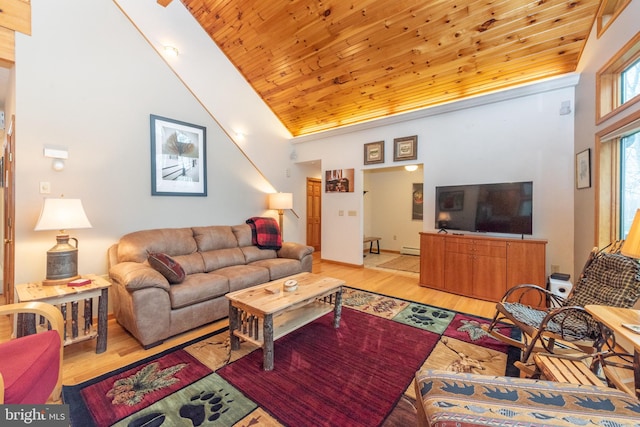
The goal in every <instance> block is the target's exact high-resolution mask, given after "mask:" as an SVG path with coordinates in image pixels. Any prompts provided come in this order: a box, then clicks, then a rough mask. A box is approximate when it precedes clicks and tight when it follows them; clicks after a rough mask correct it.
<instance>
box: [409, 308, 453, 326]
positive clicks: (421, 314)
mask: <svg viewBox="0 0 640 427" xmlns="http://www.w3.org/2000/svg"><path fill="white" fill-rule="evenodd" d="M449 317H451V313H450V312H448V311H441V310H429V309H427V307H424V306H414V307H411V314H410V315H409V316H408V317H407V320H410V321H412V322H414V323H416V324H418V325H423V326H431V325H434V324H435V323H436V320H435V319H447V318H449Z"/></svg>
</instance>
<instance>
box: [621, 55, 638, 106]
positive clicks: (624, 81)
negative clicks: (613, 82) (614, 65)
mask: <svg viewBox="0 0 640 427" xmlns="http://www.w3.org/2000/svg"><path fill="white" fill-rule="evenodd" d="M639 77H640V58H639V59H636V62H634V63H633V64H631V65H629V66H628V67H627V68H625V69H624V71H622V73H621V74H620V80H621V81H620V86H621V87H622V100H621V101H622V102H621V103H622V104H624V103H625V102H628V101H629V100H630V99H632V98H633V97H634V96H636V95H638V94H639V93H640V81H639Z"/></svg>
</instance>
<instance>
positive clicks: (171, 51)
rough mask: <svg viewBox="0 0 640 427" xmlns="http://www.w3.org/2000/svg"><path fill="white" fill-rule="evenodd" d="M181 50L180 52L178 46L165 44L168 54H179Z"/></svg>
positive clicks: (165, 52)
mask: <svg viewBox="0 0 640 427" xmlns="http://www.w3.org/2000/svg"><path fill="white" fill-rule="evenodd" d="M179 53H180V52H178V48H177V47H173V46H165V47H164V54H165V55H167V56H178V54H179Z"/></svg>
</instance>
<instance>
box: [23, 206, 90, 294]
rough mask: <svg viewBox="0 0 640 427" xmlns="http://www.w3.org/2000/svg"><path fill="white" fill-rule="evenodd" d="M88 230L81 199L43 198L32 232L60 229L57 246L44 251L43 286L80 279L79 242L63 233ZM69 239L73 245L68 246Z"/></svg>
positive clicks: (88, 225) (88, 223) (87, 220)
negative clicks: (45, 260) (45, 275)
mask: <svg viewBox="0 0 640 427" xmlns="http://www.w3.org/2000/svg"><path fill="white" fill-rule="evenodd" d="M76 228H91V223H90V222H89V219H88V218H87V214H86V213H85V212H84V208H83V207H82V201H81V200H80V199H65V198H59V199H56V198H49V199H44V204H43V205H42V211H41V212H40V218H38V222H37V223H36V227H35V228H34V230H35V231H41V230H59V233H58V235H57V236H56V243H57V244H56V245H55V246H54V247H52V248H51V249H49V250H48V251H47V278H46V280H43V281H42V284H43V285H62V284H65V283H68V282H69V281H71V280H75V279H79V278H80V276H79V275H78V239H76V238H74V237H69V233H67V232H66V231H65V230H68V229H76ZM69 239H71V240H75V242H76V245H75V246H73V245H71V244H69Z"/></svg>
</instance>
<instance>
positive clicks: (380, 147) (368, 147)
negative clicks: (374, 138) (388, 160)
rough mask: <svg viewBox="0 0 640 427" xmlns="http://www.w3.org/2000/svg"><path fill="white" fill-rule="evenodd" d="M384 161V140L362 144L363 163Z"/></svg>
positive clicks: (369, 163) (370, 163)
mask: <svg viewBox="0 0 640 427" xmlns="http://www.w3.org/2000/svg"><path fill="white" fill-rule="evenodd" d="M375 163H384V141H378V142H370V143H368V144H364V164H365V165H372V164H375Z"/></svg>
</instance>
